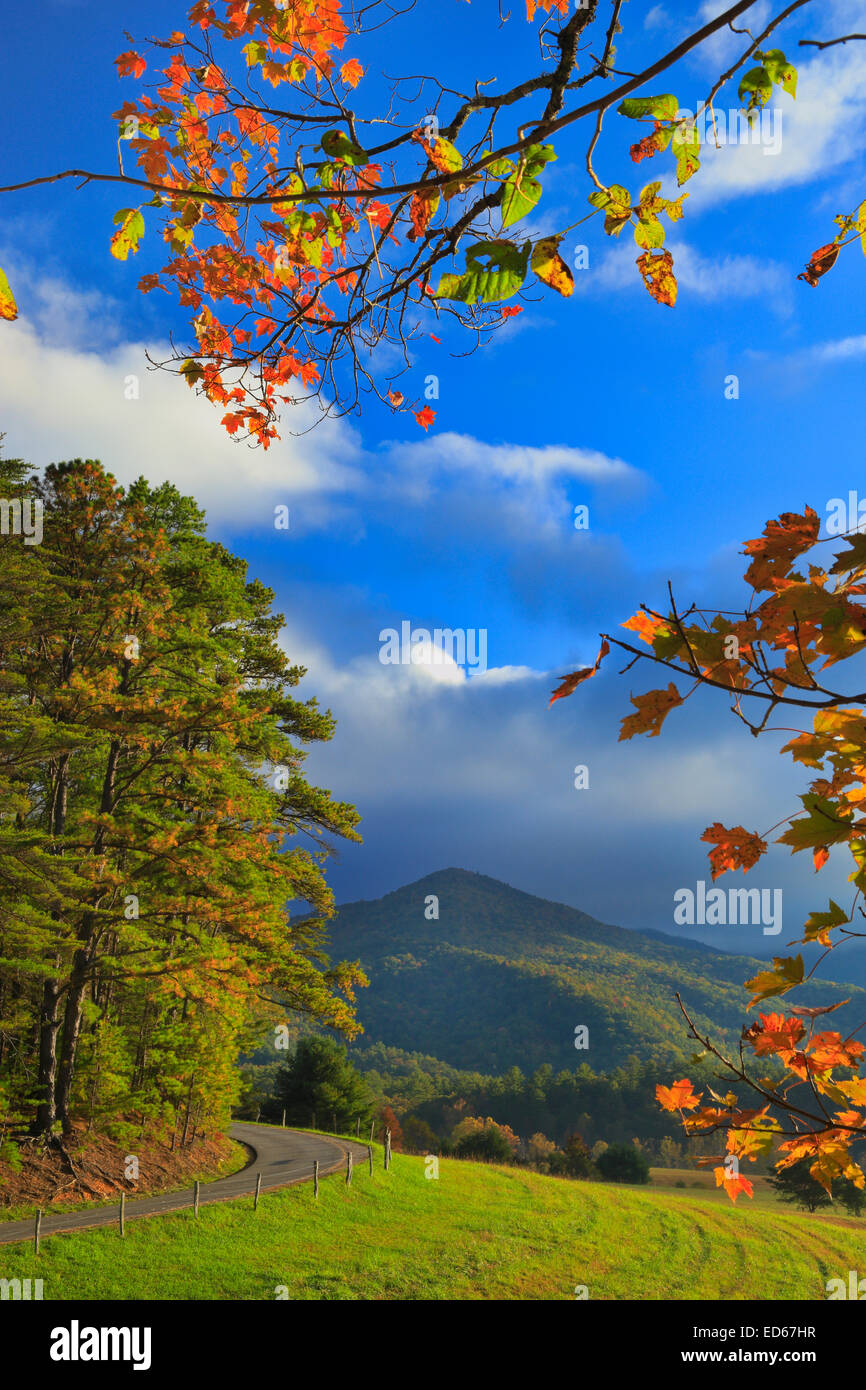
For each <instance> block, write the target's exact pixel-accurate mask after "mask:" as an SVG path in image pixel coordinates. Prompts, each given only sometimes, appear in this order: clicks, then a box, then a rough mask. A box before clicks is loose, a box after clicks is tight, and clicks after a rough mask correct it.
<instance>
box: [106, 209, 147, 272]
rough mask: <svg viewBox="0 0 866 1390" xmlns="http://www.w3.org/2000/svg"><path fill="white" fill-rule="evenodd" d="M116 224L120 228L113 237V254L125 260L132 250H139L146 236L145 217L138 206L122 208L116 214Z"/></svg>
mask: <svg viewBox="0 0 866 1390" xmlns="http://www.w3.org/2000/svg"><path fill="white" fill-rule="evenodd" d="M114 225H115V227H117V228H118V230H117V231H116V232H115V233H114V236H113V237H112V238H111V254H112V256H114V258H115V260H118V261H125V260H126V258H127V256H128V255H129V253H130V251H133V252H135V251H137V250H138V243H139V242H140V241H141V238H142V237H143V236H144V218H143V217H142V215H141V213H140V212H139V211H138V209H137V208H121V209H120V212H116V213H115V214H114Z"/></svg>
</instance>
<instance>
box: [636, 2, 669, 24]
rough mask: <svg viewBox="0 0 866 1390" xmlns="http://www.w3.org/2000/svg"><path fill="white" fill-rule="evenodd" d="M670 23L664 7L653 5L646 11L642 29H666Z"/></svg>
mask: <svg viewBox="0 0 866 1390" xmlns="http://www.w3.org/2000/svg"><path fill="white" fill-rule="evenodd" d="M670 22H671V19H670V15H669V14H668V12H667V10H666V9H665V7H664V5H653V7H652V9H651V10H648V11H647V14H646V17H645V19H644V22H643V27H644V29H667V28H668V26H669V25H670Z"/></svg>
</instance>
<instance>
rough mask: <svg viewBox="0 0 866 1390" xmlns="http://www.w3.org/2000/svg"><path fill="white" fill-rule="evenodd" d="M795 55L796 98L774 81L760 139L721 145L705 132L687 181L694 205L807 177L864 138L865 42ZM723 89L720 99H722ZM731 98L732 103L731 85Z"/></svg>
mask: <svg viewBox="0 0 866 1390" xmlns="http://www.w3.org/2000/svg"><path fill="white" fill-rule="evenodd" d="M810 51H811V50H808V49H806V50H802V49H801V50H799V51H798V52H797V53H796V55H795V56H794V62H795V64H796V67H797V70H798V74H799V78H798V87H797V97H796V100H792V99H791V97H790V96H788V95H787V94H785V93H783V92H782V91H781V90H780V89H779V88H778V87H777V88H775V89H774V93H773V97H772V99H771V102H770V103H769V107H768V109H767V111H765V112H764V116H763V119H764V123H765V124H764V133H765V144H764V145H761V144H760V143H752V142H751V140H750V143H748V144H740V143H735V144H726V145H723V146H722V147H721V148H719V149H716V148H715V146H714V145H713V144H712V143H711V140H710V139H709V138H708V139H707V141H706V142H705V145H704V151H703V154H702V161H703V165H702V168H701V171H700V173H699V174H698V176H697V177H696V178H695V179H694V180H693V185H694V186H693V189H692V194H693V197H694V199H695V203H696V204H698V203H699V204H700V205H701V206H708V205H709V204H710V203H713V202H718V201H719V200H721V199H725V198H728V197H731V196H734V195H737V194H746V193H761V192H769V191H772V190H774V189H778V188H784V187H790V186H794V185H798V184H802V183H806V182H808V181H809V180H811V179H814V178H816V177H819V176H821V175H823V174H826V173H830V172H833V171H835V170H837V169H839V168H840V166H842V165H843V164H845V163H847V162H848V161H849V160H852V159H855V158H856V159H859V157H860V154H861V151H862V148H863V142H864V138H866V101H864V91H866V44H859V45H858V44H851V45H848V46H842V47H838V48H831V49H826V50H824V51H823V52H821V53H818V54H816V56H815V57H813V58H810V59H806V60H805V61H804V60H803V59H802V54H803V53H804V52H806V53H808V52H810ZM725 99H726V98H725V94H723V95H722V97H721V98H720V102H721V104H724V102H725ZM730 102H731V104H734V103H735V102H736V94H735V89H731V96H730ZM770 108H774V109H775V113H776V119H778V120H780V121H781V126H780V140H779V146H778V152H777V153H771V152H770V149H771V145H770V138H769V137H770V134H771V131H770V128H769V127H768V126H767V121H768V120H769V119H770V115H769V111H770Z"/></svg>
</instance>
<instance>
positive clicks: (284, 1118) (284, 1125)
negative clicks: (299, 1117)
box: [283, 1110, 286, 1129]
mask: <svg viewBox="0 0 866 1390" xmlns="http://www.w3.org/2000/svg"><path fill="white" fill-rule="evenodd" d="M285 1127H286V1112H285V1110H284V1111H283V1129H285Z"/></svg>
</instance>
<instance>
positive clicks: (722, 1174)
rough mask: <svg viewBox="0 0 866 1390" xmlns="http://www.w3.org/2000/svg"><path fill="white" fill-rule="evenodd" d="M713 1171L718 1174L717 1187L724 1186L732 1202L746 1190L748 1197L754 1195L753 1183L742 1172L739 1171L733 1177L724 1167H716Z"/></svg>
mask: <svg viewBox="0 0 866 1390" xmlns="http://www.w3.org/2000/svg"><path fill="white" fill-rule="evenodd" d="M713 1172H714V1173H715V1175H716V1187H724V1189H725V1191H726V1192H727V1194H728V1196H729V1197H730V1199H731V1201H732V1202H736V1200H737V1198H738V1197H739V1195H740V1193H741V1192H745V1194H746V1196H747V1197H752V1196H754V1188H753V1186H752V1184H751V1183H750V1182H749V1179H748V1178H744V1177H743V1176H742V1174H741V1173H738V1174H737V1176H736V1177H735V1178H731V1177H729V1176H728V1173H727V1171H726V1169H724V1168H714V1169H713Z"/></svg>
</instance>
